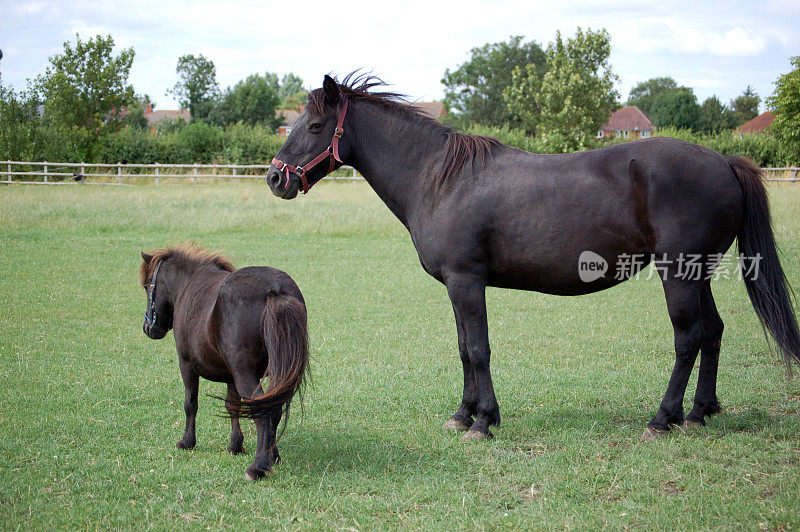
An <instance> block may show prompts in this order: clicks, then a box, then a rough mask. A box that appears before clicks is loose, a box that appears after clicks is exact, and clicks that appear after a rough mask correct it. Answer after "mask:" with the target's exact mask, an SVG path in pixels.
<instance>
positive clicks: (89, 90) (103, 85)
mask: <svg viewBox="0 0 800 532" xmlns="http://www.w3.org/2000/svg"><path fill="white" fill-rule="evenodd" d="M75 41H76V42H75V45H74V46H72V45H71V44H70V43H69V42H65V43H64V51H63V52H62V53H60V54H57V55H54V56H52V57H50V59H49V60H50V64H49V66H48V67H47V69H46V71H45V73H44V74H42V75H40V76H38V77H37V78H36V80H35V81H34V89H35V90H36V92H37V93H38V94H39V95H40V97H41V98H42V99H43V100H44V101H45V119H46V121H47V122H48V123H49V124H51V125H53V126H55V127H60V128H63V129H65V130H73V133H76V134H77V135H78V136H80V137H82V138H83V139H84V140H83V142H82V145H83V146H82V149H83V153H82V154H81V156H82V158H84V159H85V160H91V158H92V153H93V151H94V149H95V147H96V145H97V144H98V141H99V139H101V138H102V137H103V136H104V135H106V134H108V133H110V132H112V131H115V130H118V129H119V128H120V127H121V126H122V124H121V121H120V120H119V116H120V115H119V111H120V109H121V108H122V107H123V106H125V105H127V104H128V103H129V102H130V101H131V100H132V99H133V87H132V86H131V85H130V84H129V83H128V75H129V73H130V69H131V64H132V63H133V56H134V52H133V48H126V49H123V50H121V51H120V52H119V54H117V55H114V39H113V38H112V37H111V35H108V36H106V37H103V36H100V35H98V36H96V37H94V38H90V39H89V40H88V41H81V39H80V36H78V35H76V36H75Z"/></svg>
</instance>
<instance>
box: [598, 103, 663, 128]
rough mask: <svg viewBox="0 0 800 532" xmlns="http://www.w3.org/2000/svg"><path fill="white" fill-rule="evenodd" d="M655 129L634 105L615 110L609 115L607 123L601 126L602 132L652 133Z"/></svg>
mask: <svg viewBox="0 0 800 532" xmlns="http://www.w3.org/2000/svg"><path fill="white" fill-rule="evenodd" d="M655 129H656V128H655V126H654V125H653V123H652V122H650V119H649V118H647V115H645V114H644V113H643V112H642V111H641V110H640V109H639V108H638V107H636V106H635V105H628V106H626V107H621V108H620V109H617V110H616V111H614V112H613V113H611V117H610V118H609V119H608V123H607V124H606V125H604V126H603V131H625V130H628V131H637V130H638V131H654V130H655Z"/></svg>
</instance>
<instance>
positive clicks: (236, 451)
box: [228, 445, 244, 454]
mask: <svg viewBox="0 0 800 532" xmlns="http://www.w3.org/2000/svg"><path fill="white" fill-rule="evenodd" d="M228 452H229V453H231V454H244V447H242V446H241V445H240V446H238V447H234V446H232V445H228Z"/></svg>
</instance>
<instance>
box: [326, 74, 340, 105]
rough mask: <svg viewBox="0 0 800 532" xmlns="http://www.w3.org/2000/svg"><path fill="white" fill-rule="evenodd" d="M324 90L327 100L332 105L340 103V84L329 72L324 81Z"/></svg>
mask: <svg viewBox="0 0 800 532" xmlns="http://www.w3.org/2000/svg"><path fill="white" fill-rule="evenodd" d="M322 90H324V91H325V102H326V103H327V104H328V105H330V106H335V105H339V84H338V83H336V81H334V79H333V78H332V77H330V76H328V75H327V74H326V75H325V79H324V80H323V81H322Z"/></svg>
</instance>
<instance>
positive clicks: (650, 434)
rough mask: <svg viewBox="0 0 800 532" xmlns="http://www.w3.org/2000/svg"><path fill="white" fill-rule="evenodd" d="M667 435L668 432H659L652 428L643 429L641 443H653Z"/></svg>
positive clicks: (659, 430)
mask: <svg viewBox="0 0 800 532" xmlns="http://www.w3.org/2000/svg"><path fill="white" fill-rule="evenodd" d="M667 434H669V431H668V430H661V429H657V428H654V427H645V429H644V434H642V441H654V440H657V439H658V438H661V437H664V436H666V435H667Z"/></svg>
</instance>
